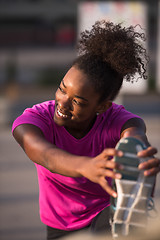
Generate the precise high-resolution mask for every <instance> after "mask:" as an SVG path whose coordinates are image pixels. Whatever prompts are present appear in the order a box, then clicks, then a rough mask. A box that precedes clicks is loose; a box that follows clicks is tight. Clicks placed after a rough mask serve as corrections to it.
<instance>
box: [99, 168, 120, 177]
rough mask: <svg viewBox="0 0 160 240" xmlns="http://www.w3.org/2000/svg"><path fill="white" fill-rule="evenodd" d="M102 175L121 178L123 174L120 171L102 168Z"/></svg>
mask: <svg viewBox="0 0 160 240" xmlns="http://www.w3.org/2000/svg"><path fill="white" fill-rule="evenodd" d="M100 175H101V176H103V177H109V178H113V179H121V178H122V175H121V174H120V173H118V172H113V171H111V170H109V169H101V172H100Z"/></svg>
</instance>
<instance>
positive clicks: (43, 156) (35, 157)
mask: <svg viewBox="0 0 160 240" xmlns="http://www.w3.org/2000/svg"><path fill="white" fill-rule="evenodd" d="M13 136H14V138H15V139H16V141H17V142H18V143H19V144H20V145H21V147H22V148H23V149H24V151H25V153H26V154H27V155H28V157H29V158H30V159H31V160H32V161H33V162H35V163H37V164H40V165H42V166H43V167H45V168H47V169H48V170H49V171H51V172H53V173H58V174H61V175H64V176H68V177H86V178H88V179H89V180H90V181H92V182H95V183H98V184H100V185H101V187H102V188H104V190H105V191H107V192H108V193H109V194H110V195H113V196H115V197H116V193H115V192H114V191H113V190H112V189H111V187H110V186H109V185H108V183H107V181H106V179H105V178H106V177H111V178H120V176H119V174H116V173H115V172H113V171H112V169H115V168H116V169H118V168H120V166H119V164H117V163H115V162H113V161H110V159H111V157H112V156H114V155H119V156H121V155H122V153H121V152H118V151H117V150H115V149H104V151H103V152H102V153H101V154H99V155H98V156H96V157H95V158H91V157H86V156H76V155H72V154H70V153H68V152H66V151H63V150H61V149H59V148H57V147H56V146H55V145H54V144H52V143H50V142H48V141H47V140H46V139H45V138H44V135H43V133H42V131H41V130H40V129H39V128H38V127H36V126H34V125H31V124H22V125H19V126H18V127H16V128H15V130H14V132H13Z"/></svg>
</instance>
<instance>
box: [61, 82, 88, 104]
mask: <svg viewBox="0 0 160 240" xmlns="http://www.w3.org/2000/svg"><path fill="white" fill-rule="evenodd" d="M62 84H63V86H64V88H67V87H66V85H65V83H64V81H63V80H62ZM74 96H75V98H79V99H82V100H84V101H86V102H88V100H87V99H86V98H84V97H80V96H78V95H74Z"/></svg>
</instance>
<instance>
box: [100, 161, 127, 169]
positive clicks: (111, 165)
mask: <svg viewBox="0 0 160 240" xmlns="http://www.w3.org/2000/svg"><path fill="white" fill-rule="evenodd" d="M103 167H104V168H109V169H119V170H122V169H123V165H121V164H120V163H117V162H114V161H112V160H111V161H105V163H104V165H103Z"/></svg>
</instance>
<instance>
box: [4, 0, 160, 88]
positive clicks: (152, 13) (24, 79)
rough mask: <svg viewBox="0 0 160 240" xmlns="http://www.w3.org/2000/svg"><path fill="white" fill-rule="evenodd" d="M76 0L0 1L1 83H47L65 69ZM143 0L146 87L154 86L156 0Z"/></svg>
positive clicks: (69, 57) (70, 50)
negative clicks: (148, 60)
mask: <svg viewBox="0 0 160 240" xmlns="http://www.w3.org/2000/svg"><path fill="white" fill-rule="evenodd" d="M80 2H85V1H78V0H77V1H76V0H60V1H59V0H54V1H52V0H14V1H11V0H0V85H1V86H3V85H6V84H11V83H14V82H15V81H16V82H18V83H23V84H24V83H25V84H32V83H46V84H47V83H48V84H50V82H51V81H52V80H51V79H50V78H51V77H50V78H49V76H52V77H53V78H55V76H56V75H57V72H58V71H62V72H63V70H64V71H65V69H66V68H67V67H68V65H69V64H70V63H71V62H72V60H73V59H74V57H75V44H76V40H77V9H78V4H79V3H80ZM90 2H93V1H90ZM104 2H107V1H104ZM112 2H113V1H112ZM119 2H120V1H119ZM144 2H146V3H147V5H148V13H147V15H148V16H147V18H148V26H149V51H150V56H151V68H150V75H151V76H150V85H151V86H150V87H151V88H154V85H155V71H156V64H155V59H156V58H155V56H156V51H157V42H156V40H157V18H158V7H157V6H158V0H153V1H149V0H148V1H144ZM12 73H13V74H12ZM53 78H52V79H53ZM1 89H2V88H1Z"/></svg>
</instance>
